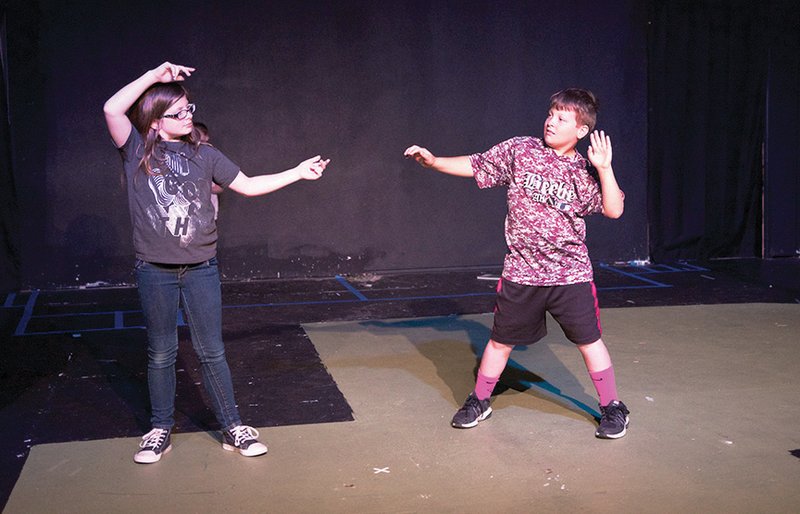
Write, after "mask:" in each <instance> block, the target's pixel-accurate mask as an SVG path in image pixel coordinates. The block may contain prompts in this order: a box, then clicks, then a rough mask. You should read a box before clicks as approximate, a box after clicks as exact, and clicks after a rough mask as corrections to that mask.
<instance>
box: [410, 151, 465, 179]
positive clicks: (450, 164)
mask: <svg viewBox="0 0 800 514" xmlns="http://www.w3.org/2000/svg"><path fill="white" fill-rule="evenodd" d="M403 155H405V156H406V157H408V158H411V159H414V160H415V161H417V162H418V163H419V164H420V165H422V166H424V167H426V168H432V169H434V170H436V171H439V172H441V173H447V174H448V175H456V176H458V177H472V176H473V175H474V172H473V171H472V163H471V162H470V160H469V157H468V156H466V155H461V156H458V157H436V156H435V155H433V154H432V153H431V152H430V151H429V150H428V149H427V148H422V147H419V146H417V145H414V146H410V147H408V148H407V149H406V151H405V152H403Z"/></svg>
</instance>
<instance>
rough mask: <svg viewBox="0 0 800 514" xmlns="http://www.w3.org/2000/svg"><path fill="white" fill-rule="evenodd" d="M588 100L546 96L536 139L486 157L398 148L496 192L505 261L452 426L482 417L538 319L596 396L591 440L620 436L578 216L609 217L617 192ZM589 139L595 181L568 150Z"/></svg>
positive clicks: (514, 142)
mask: <svg viewBox="0 0 800 514" xmlns="http://www.w3.org/2000/svg"><path fill="white" fill-rule="evenodd" d="M596 117H597V100H596V98H595V97H594V95H593V94H592V93H591V92H590V91H587V90H585V89H574V88H573V89H565V90H563V91H560V92H558V93H556V94H554V95H553V96H552V97H551V98H550V110H549V112H548V115H547V118H546V119H545V122H544V137H543V139H539V138H534V137H515V138H512V139H509V140H507V141H504V142H502V143H499V144H498V145H496V146H494V147H492V148H490V149H489V150H488V151H486V152H484V153H479V154H473V155H468V156H467V155H465V156H459V157H436V156H434V155H433V154H432V153H431V152H430V151H428V150H427V149H425V148H421V147H419V146H411V147H409V148H408V149H406V151H405V156H406V157H411V158H413V159H415V160H416V161H417V162H418V163H419V164H421V165H422V166H424V167H426V168H433V169H434V170H436V171H439V172H442V173H447V174H450V175H456V176H462V177H474V179H475V181H476V182H477V184H478V187H480V188H488V187H495V186H506V187H507V188H508V215H507V216H506V224H505V227H506V229H505V232H506V243H507V245H508V254H507V255H506V257H505V263H504V266H503V275H502V278H501V279H500V282H499V283H498V287H497V297H496V300H495V314H494V326H493V327H492V333H491V339H490V340H489V343H488V344H487V346H486V350H485V351H484V353H483V357H482V358H481V364H480V367H479V369H478V376H477V380H476V383H475V389H474V391H473V392H472V393H470V395H469V396H468V397H467V400H466V401H465V402H464V405H463V407H461V409H459V411H458V412H456V414H455V416H454V417H453V421H452V426H453V427H456V428H471V427H474V426H476V425H477V424H478V422H480V421H483V420H485V419H487V418H488V417H489V416H490V415H491V414H492V408H491V407H490V405H489V404H490V398H491V394H492V391H493V389H494V386H495V385H496V384H497V381H498V380H499V378H500V375H501V373H502V372H503V369H505V367H506V364H507V362H508V358H509V356H510V354H511V351H512V350H513V349H514V346H515V345H531V344H533V343H535V342H537V341H538V340H540V339H541V338H543V337H544V336H545V334H546V333H547V328H546V326H545V313H546V312H550V314H551V315H552V316H553V317H554V318H555V320H556V321H557V322H558V323H559V325H561V328H562V330H563V331H564V334H565V335H566V336H567V338H568V339H569V340H570V341H572V342H573V343H575V344H576V345H577V347H578V350H580V352H581V355H582V356H583V359H584V362H585V363H586V368H587V370H588V371H589V375H590V376H591V378H592V381H593V383H594V385H595V389H596V390H597V394H598V396H599V400H600V411H601V413H602V417H601V419H600V424H599V426H598V428H597V430H596V431H595V436H597V437H600V438H604V439H617V438H620V437H622V436H624V435H625V432H626V430H627V426H628V421H629V420H628V414H629V411H628V409H627V407H626V406H625V404H624V403H622V402H621V401H620V400H619V397H618V396H617V389H616V383H615V378H614V368H613V366H612V364H611V357H610V356H609V354H608V350H607V349H606V346H605V344H604V343H603V340H602V339H601V328H600V317H599V310H598V306H597V295H596V290H595V287H594V283H593V282H592V280H593V276H592V265H591V262H590V260H589V254H588V250H587V248H586V244H585V238H586V224H585V222H584V220H583V218H584V216H587V215H589V214H592V213H595V212H602V213H603V214H604V215H605V216H607V217H609V218H615V219H616V218H619V217H620V216H621V215H622V211H623V208H624V198H625V197H624V194H623V193H622V191H621V190H620V189H619V186H618V185H617V181H616V179H615V178H614V171H613V169H612V168H611V139H610V138H609V137H608V136H606V135H605V134H604V133H603V132H602V131H600V132H599V133H598V132H597V131H594V132H592V130H593V129H594V125H595V121H596ZM589 133H591V136H590V140H591V146H590V147H589V149H588V152H587V155H588V157H589V161H590V162H591V163H592V165H593V166H594V167H595V169H596V170H597V174H598V178H599V184H598V181H597V180H596V179H595V178H593V177H592V176H591V175H590V174H589V172H588V171H587V169H586V160H585V159H584V158H583V157H582V156H581V155H580V154H579V153H578V152H577V151H576V150H575V146H576V145H577V144H578V141H579V140H580V139H582V138H583V137H585V136H586V135H587V134H589Z"/></svg>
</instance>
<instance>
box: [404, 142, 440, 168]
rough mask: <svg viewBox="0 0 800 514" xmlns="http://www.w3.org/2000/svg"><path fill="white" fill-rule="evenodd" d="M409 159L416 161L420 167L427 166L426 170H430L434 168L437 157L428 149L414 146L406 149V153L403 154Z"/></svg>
mask: <svg viewBox="0 0 800 514" xmlns="http://www.w3.org/2000/svg"><path fill="white" fill-rule="evenodd" d="M403 155H405V156H406V157H407V158H410V159H414V160H415V161H417V162H418V163H419V164H420V165H422V166H425V167H426V168H430V167H432V166H433V163H434V161H436V156H435V155H433V154H432V153H431V152H430V151H428V149H427V148H422V147H421V146H417V145H413V146H409V147H408V148H406V151H405V152H403Z"/></svg>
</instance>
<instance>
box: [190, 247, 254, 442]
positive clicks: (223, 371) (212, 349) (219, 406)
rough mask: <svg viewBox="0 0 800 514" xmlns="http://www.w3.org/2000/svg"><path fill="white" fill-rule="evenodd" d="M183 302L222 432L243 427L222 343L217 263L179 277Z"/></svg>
mask: <svg viewBox="0 0 800 514" xmlns="http://www.w3.org/2000/svg"><path fill="white" fill-rule="evenodd" d="M180 281H181V286H182V287H181V298H182V300H183V307H184V310H185V312H186V318H187V322H188V324H189V329H190V331H191V335H192V345H193V346H194V349H195V352H196V353H197V357H198V358H199V360H200V364H201V371H202V375H203V385H204V387H205V389H206V392H207V393H208V395H209V397H210V398H211V402H212V408H213V409H214V414H215V415H216V417H217V421H219V423H220V425H221V428H222V429H223V430H229V429H231V428H233V427H235V426H238V425H241V424H242V420H241V418H240V417H239V410H238V409H237V407H236V401H235V399H234V393H233V380H232V379H231V372H230V368H229V367H228V361H227V360H226V359H225V346H224V344H223V342H222V293H221V288H220V280H219V270H218V268H217V261H216V259H211V260H210V261H208V262H205V263H203V264H199V265H196V266H191V267H189V268H188V269H185V271H184V272H183V273H181V275H180Z"/></svg>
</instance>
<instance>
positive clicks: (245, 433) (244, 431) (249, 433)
mask: <svg viewBox="0 0 800 514" xmlns="http://www.w3.org/2000/svg"><path fill="white" fill-rule="evenodd" d="M230 433H231V435H232V436H233V444H234V446H241V445H242V443H243V442H245V441H249V440H251V439H258V430H256V429H255V428H253V427H249V426H247V425H239V426H238V427H233V428H232V429H231V430H230Z"/></svg>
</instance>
